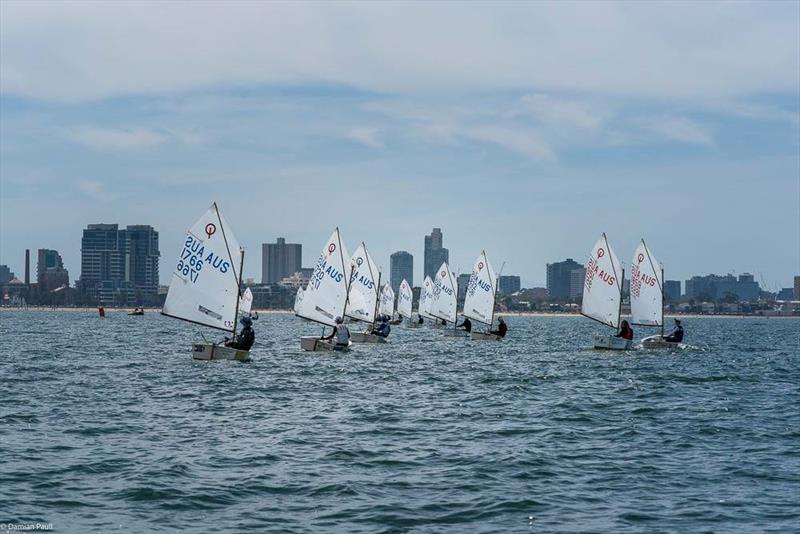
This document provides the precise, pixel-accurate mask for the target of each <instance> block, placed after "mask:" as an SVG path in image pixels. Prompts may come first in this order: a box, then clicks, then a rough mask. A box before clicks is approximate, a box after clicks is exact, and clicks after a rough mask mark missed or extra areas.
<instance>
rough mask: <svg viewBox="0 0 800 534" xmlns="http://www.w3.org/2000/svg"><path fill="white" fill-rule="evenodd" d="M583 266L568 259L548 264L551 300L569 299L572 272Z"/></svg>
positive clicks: (548, 287) (548, 290) (548, 288)
mask: <svg viewBox="0 0 800 534" xmlns="http://www.w3.org/2000/svg"><path fill="white" fill-rule="evenodd" d="M582 268H583V265H581V264H580V263H578V262H577V261H575V260H573V259H572V258H567V259H566V260H564V261H559V262H556V263H548V264H547V293H548V294H549V296H550V298H557V299H559V298H561V299H565V298H569V296H570V286H571V281H572V271H574V270H575V269H582Z"/></svg>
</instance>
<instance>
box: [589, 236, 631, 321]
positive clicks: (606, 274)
mask: <svg viewBox="0 0 800 534" xmlns="http://www.w3.org/2000/svg"><path fill="white" fill-rule="evenodd" d="M622 276H624V274H623V270H622V265H621V264H620V262H619V260H618V259H617V256H616V255H615V254H614V251H613V250H612V249H611V247H610V246H609V244H608V239H607V238H606V234H603V235H602V236H601V237H600V239H598V240H597V242H596V243H595V244H594V247H592V250H591V252H590V253H589V260H588V262H587V264H586V278H585V279H584V284H583V302H582V305H581V314H582V315H585V316H586V317H589V318H590V319H594V320H596V321H599V322H601V323H603V324H606V325H608V326H610V327H612V328H617V327H619V316H620V305H621V303H622Z"/></svg>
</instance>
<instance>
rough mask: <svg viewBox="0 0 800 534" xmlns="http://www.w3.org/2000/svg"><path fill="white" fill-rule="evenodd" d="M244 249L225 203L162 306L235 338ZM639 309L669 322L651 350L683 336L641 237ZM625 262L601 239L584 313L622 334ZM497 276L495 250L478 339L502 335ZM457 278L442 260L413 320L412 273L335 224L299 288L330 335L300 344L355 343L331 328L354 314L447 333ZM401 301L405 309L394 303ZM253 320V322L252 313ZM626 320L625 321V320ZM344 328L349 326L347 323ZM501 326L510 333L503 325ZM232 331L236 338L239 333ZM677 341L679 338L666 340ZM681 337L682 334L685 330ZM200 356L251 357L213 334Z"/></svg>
mask: <svg viewBox="0 0 800 534" xmlns="http://www.w3.org/2000/svg"><path fill="white" fill-rule="evenodd" d="M243 267H244V249H243V248H242V247H241V246H240V245H239V242H238V241H237V239H236V237H235V236H234V234H233V231H232V229H231V227H230V225H229V224H228V222H227V221H226V220H225V217H224V216H223V215H222V212H221V211H220V209H219V207H218V206H217V204H216V203H213V204H212V205H211V207H210V208H209V209H208V210H207V211H206V212H205V213H204V214H203V216H202V217H200V219H198V220H197V222H195V223H194V225H192V227H191V228H190V229H189V230H188V232H187V235H186V239H185V240H184V242H183V248H182V250H181V252H180V254H179V256H178V261H177V263H176V267H175V270H174V272H173V275H172V279H171V281H170V286H169V291H168V293H167V297H166V301H165V303H164V307H163V309H162V312H161V313H162V314H163V315H166V316H169V317H174V318H177V319H181V320H184V321H188V322H191V323H195V324H199V325H203V326H206V327H209V328H214V329H217V330H222V331H224V332H227V333H230V334H231V336H233V337H235V336H236V330H237V324H238V323H239V321H240V319H241V318H243V317H250V312H251V309H252V305H253V294H252V293H251V291H250V289H249V288H245V289H244V290H242V270H243ZM630 275H631V278H630V313H631V323H632V324H633V325H637V326H644V327H655V328H660V329H661V332H660V334H657V335H651V336H648V337H645V338H644V339H643V340H642V346H643V347H645V348H674V347H676V346H677V345H678V343H677V342H672V341H668V340H665V338H664V268H663V267H662V266H661V264H660V263H659V262H658V261H657V260H656V258H655V256H654V255H653V253H652V251H651V250H650V249H649V248H648V246H647V244H646V243H645V241H644V239H642V240H641V241H640V243H639V245H638V247H637V248H636V251H635V252H634V255H633V259H632V261H631V273H630ZM624 285H625V269H624V267H623V265H622V264H621V262H620V261H619V259H618V258H617V256H616V254H615V253H614V251H613V249H612V248H611V246H610V244H609V242H608V237H607V236H606V234H605V233H603V234H602V235H601V236H600V238H599V239H598V240H597V242H596V243H595V244H594V246H593V247H592V249H591V251H590V253H589V258H588V261H587V265H586V276H585V278H584V286H583V302H582V306H581V314H582V315H584V316H585V317H588V318H590V319H592V320H594V321H597V322H599V323H601V324H603V325H606V326H608V327H609V328H612V329H614V331H616V332H620V323H625V321H621V317H622V300H623V287H624ZM497 290H498V276H497V274H496V272H495V270H494V269H493V267H492V264H491V262H490V261H489V258H488V256H487V254H486V251H481V253H480V254H479V255H478V257H477V258H476V259H475V262H474V263H473V267H472V273H471V274H470V277H469V282H468V283H467V287H466V288H465V296H464V309H463V316H464V317H465V318H468V319H470V320H471V321H475V322H476V323H477V324H479V325H484V326H485V328H486V331H483V332H481V331H478V330H475V329H473V330H472V332H471V333H470V337H471V339H473V340H501V339H502V337H501V336H498V335H496V334H495V333H493V331H492V330H491V329H492V325H493V322H494V315H495V306H496V298H497ZM457 296H458V283H457V278H456V276H455V275H454V274H453V272H452V270H451V269H450V266H449V265H448V264H447V262H443V263H442V265H441V266H440V267H439V269H438V270H437V272H436V274H435V276H434V278H433V279H431V277H430V276H426V277H425V280H424V282H423V284H422V287H421V288H420V296H419V303H418V308H417V313H418V315H419V317H420V320H419V321H414V320H413V319H412V304H413V300H414V296H413V291H412V288H411V285H410V284H409V283H408V281H407V280H405V279H404V280H403V281H402V282H401V283H400V286H399V288H398V291H397V295H396V298H395V292H394V290H393V289H392V287H391V285H390V284H389V283H388V282H384V284H383V285H382V286H381V272H380V269H379V268H378V267H377V265H376V263H375V262H374V260H373V259H372V257H371V256H370V254H369V251H368V250H367V246H366V244H365V243H363V242H362V243H361V244H360V245H359V247H358V248H357V249H356V252H355V253H354V254H353V255H352V256H349V255H348V253H347V250H346V248H345V246H344V243H343V241H342V237H341V234H340V232H339V229H338V228H336V229H335V230H334V231H333V233H332V234H331V236H330V238H329V239H328V240H327V241H326V243H325V245H324V246H323V248H322V252H321V253H320V256H319V258H318V260H317V263H316V265H315V267H314V271H313V274H312V275H311V278H310V280H309V282H308V284H307V285H306V287H305V288H300V289H299V290H298V292H297V296H296V299H295V304H294V312H295V315H297V316H298V317H301V318H303V319H306V320H308V321H311V322H314V323H318V324H320V325H322V335H320V336H303V337H301V338H300V347H301V348H302V349H303V350H307V351H330V350H347V349H348V348H349V345H345V344H344V342H342V343H340V344H338V345H337V343H336V340H335V339H332V336H327V337H326V336H325V335H324V334H325V328H327V327H331V328H334V327H337V325H340V324H341V322H342V320H343V319H344V318H345V317H347V318H350V319H352V320H353V321H356V322H362V323H365V324H366V325H367V329H366V331H364V332H356V333H353V334H351V341H353V342H362V343H385V342H386V338H385V336H378V335H376V334H375V333H373V328H374V326H375V322H376V319H378V318H379V317H380V318H381V319H382V320H384V319H387V320H388V319H393V318H394V317H395V312H396V313H397V315H398V319H397V321H395V322H394V323H393V324H399V323H401V322H402V321H403V320H406V321H407V324H408V325H409V326H413V327H417V326H419V325H420V324H421V323H422V322H423V321H424V320H425V319H427V320H429V324H431V325H432V326H434V327H442V326H444V325H449V324H451V323H452V327H453V328H452V329H449V328H448V329H447V330H446V331H445V332H447V333H449V334H452V333H460V332H461V331H459V330H457V328H456V326H457V320H458V315H457ZM395 306H396V307H395ZM244 321H245V322H246V320H244ZM622 326H623V328H624V327H625V325H624V324H623V325H622ZM340 328H341V327H340ZM503 328H504V327H503V325H501V333H504V329H503ZM630 334H631V333H630V332H628V335H627V336H623V334H622V333H618V334H616V335H615V334H611V333H609V334H598V335H595V337H594V342H593V347H594V348H596V349H608V350H627V349H630V348H631V346H632V339H630V338H632V335H630ZM233 337H232V338H233ZM667 339H670V338H667ZM678 339H680V338H678ZM192 356H193V358H195V359H199V360H225V359H226V360H240V361H246V360H249V359H250V354H249V351H246V350H241V349H236V348H232V347H228V346H226V345H225V344H221V343H213V342H208V341H204V342H202V343H200V342H198V343H194V344H193V345H192Z"/></svg>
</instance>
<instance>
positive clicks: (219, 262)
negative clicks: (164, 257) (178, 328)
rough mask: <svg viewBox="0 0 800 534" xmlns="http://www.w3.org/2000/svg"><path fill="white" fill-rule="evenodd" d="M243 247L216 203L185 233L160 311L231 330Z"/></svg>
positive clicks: (237, 294)
mask: <svg viewBox="0 0 800 534" xmlns="http://www.w3.org/2000/svg"><path fill="white" fill-rule="evenodd" d="M241 264H242V249H241V247H240V246H239V242H238V241H237V240H236V237H235V236H234V235H233V231H232V230H231V227H230V225H229V224H228V223H227V221H226V220H225V217H223V216H222V213H221V212H220V210H219V208H218V207H217V203H216V202H215V203H214V204H212V205H211V207H210V208H208V211H206V212H205V213H204V214H203V216H202V217H200V219H199V220H198V221H197V222H196V223H194V225H193V226H192V227H191V228H190V229H189V231H188V232H187V234H186V239H184V241H183V247H182V249H181V252H180V254H179V255H178V260H177V261H176V263H175V270H174V271H173V273H172V280H171V281H170V284H169V292H168V293H167V299H166V301H165V302H164V308H163V309H162V311H161V313H163V314H164V315H169V316H170V317H177V318H178V319H184V320H186V321H191V322H193V323H198V324H202V325H205V326H210V327H212V328H219V329H220V330H228V331H234V330H235V328H236V319H237V318H236V304H237V300H238V299H239V282H240V280H241V278H240V275H241V273H240V272H239V269H240V267H241Z"/></svg>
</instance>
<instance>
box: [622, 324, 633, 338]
mask: <svg viewBox="0 0 800 534" xmlns="http://www.w3.org/2000/svg"><path fill="white" fill-rule="evenodd" d="M620 334H622V338H623V339H633V330H632V329H631V328H630V327H629V328H626V329H625V330H623V331H622V332H620Z"/></svg>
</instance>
